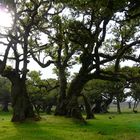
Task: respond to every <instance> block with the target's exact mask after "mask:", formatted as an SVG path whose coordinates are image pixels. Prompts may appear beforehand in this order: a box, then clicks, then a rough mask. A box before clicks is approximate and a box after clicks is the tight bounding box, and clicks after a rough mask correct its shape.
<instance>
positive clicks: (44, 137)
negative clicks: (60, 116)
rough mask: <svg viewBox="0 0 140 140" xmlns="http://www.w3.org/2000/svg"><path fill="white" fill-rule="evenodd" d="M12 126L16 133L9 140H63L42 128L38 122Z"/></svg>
mask: <svg viewBox="0 0 140 140" xmlns="http://www.w3.org/2000/svg"><path fill="white" fill-rule="evenodd" d="M13 126H14V127H15V129H16V132H17V133H16V135H14V136H13V137H12V138H10V140H63V138H62V137H61V136H56V135H55V134H54V133H52V131H49V130H48V129H47V128H45V127H42V126H41V125H40V124H39V122H35V121H26V122H23V123H13ZM46 127H47V126H46Z"/></svg>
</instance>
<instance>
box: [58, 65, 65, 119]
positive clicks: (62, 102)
mask: <svg viewBox="0 0 140 140" xmlns="http://www.w3.org/2000/svg"><path fill="white" fill-rule="evenodd" d="M58 70H59V86H60V88H59V98H58V102H57V105H56V109H55V115H60V116H62V115H66V89H67V79H66V76H65V70H64V68H59V69H58Z"/></svg>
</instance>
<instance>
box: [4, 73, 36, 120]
mask: <svg viewBox="0 0 140 140" xmlns="http://www.w3.org/2000/svg"><path fill="white" fill-rule="evenodd" d="M3 76H5V77H7V78H8V79H9V80H10V81H11V83H12V87H11V98H12V107H13V117H12V120H11V121H12V122H21V121H24V120H25V119H26V118H33V117H35V114H34V111H33V107H32V105H31V103H30V100H29V97H28V94H27V91H26V83H25V82H26V81H25V80H23V79H22V78H20V76H19V74H17V73H16V72H14V71H7V72H5V73H4V74H3Z"/></svg>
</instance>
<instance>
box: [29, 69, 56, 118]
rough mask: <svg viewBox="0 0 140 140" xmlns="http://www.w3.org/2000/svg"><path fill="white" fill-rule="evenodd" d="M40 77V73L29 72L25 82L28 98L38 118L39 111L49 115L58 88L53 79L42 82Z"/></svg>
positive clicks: (54, 102) (54, 103)
mask: <svg viewBox="0 0 140 140" xmlns="http://www.w3.org/2000/svg"><path fill="white" fill-rule="evenodd" d="M40 76H41V74H40V72H37V71H31V72H29V73H28V80H27V89H28V93H29V97H30V100H31V103H32V104H33V106H34V108H35V110H36V113H37V115H38V116H39V117H40V115H39V113H40V111H41V110H42V111H43V112H47V113H51V109H52V107H53V106H54V105H55V106H56V102H57V96H58V93H57V88H58V87H59V85H58V83H57V81H56V80H55V79H47V80H42V79H41V77H40Z"/></svg>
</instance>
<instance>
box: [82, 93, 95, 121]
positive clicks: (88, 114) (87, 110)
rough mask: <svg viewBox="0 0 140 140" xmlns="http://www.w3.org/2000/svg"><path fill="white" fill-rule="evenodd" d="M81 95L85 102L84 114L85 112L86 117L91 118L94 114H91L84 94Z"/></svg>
mask: <svg viewBox="0 0 140 140" xmlns="http://www.w3.org/2000/svg"><path fill="white" fill-rule="evenodd" d="M82 96H83V99H84V103H85V108H86V114H87V116H86V119H93V118H94V115H93V112H92V110H91V106H90V104H89V102H88V99H87V97H86V96H85V95H83V94H82Z"/></svg>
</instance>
